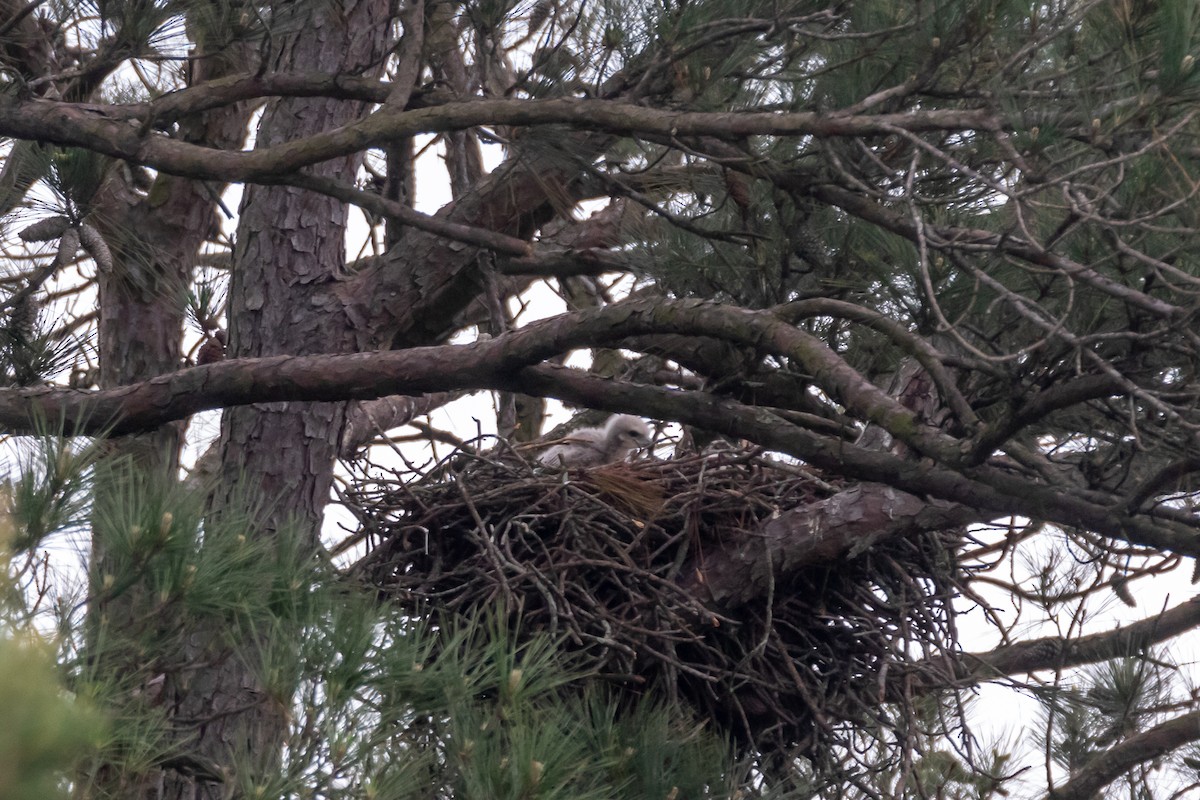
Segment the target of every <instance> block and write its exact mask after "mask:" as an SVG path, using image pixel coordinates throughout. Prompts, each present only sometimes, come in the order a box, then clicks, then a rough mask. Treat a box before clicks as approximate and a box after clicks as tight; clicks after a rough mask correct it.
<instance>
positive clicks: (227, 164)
mask: <svg viewBox="0 0 1200 800" xmlns="http://www.w3.org/2000/svg"><path fill="white" fill-rule="evenodd" d="M154 122H155V120H154V118H153V116H151V115H150V113H149V111H148V109H147V108H145V107H130V106H121V105H116V104H114V105H111V106H108V105H96V104H86V105H85V104H74V103H61V102H54V101H50V100H40V99H19V98H17V97H16V96H15V95H13V94H9V95H6V96H0V136H9V137H12V138H16V139H34V140H38V141H42V142H48V143H54V144H61V145H70V146H75V147H83V148H87V149H89V150H94V151H96V152H98V153H104V154H106V155H110V156H113V157H115V158H122V159H126V160H129V161H133V162H135V163H138V164H144V165H146V166H149V167H153V168H155V169H157V170H161V171H163V172H168V173H172V174H176V175H182V176H185V177H191V178H204V179H210V180H222V181H244V182H250V183H273V182H276V181H278V180H280V179H281V178H282V177H283V176H285V175H287V174H289V173H292V172H295V171H297V170H299V169H301V168H302V167H306V166H309V165H312V164H316V163H319V162H322V161H328V160H330V159H333V158H338V157H340V156H346V155H349V154H351V153H356V152H361V151H362V150H364V149H366V148H369V147H377V146H380V145H383V144H386V143H388V142H391V141H395V140H397V139H402V138H404V137H407V136H414V135H416V134H420V133H435V132H443V131H451V130H462V129H466V128H471V127H476V126H479V125H508V126H526V127H527V126H537V125H569V126H573V127H577V128H579V129H582V130H591V131H602V132H606V133H610V134H620V135H631V134H654V135H658V136H667V137H672V138H673V137H677V136H717V137H723V138H743V137H746V136H754V135H760V136H819V137H830V136H864V135H870V134H883V135H886V134H887V133H890V132H892V131H894V130H896V129H903V130H907V131H911V132H924V131H965V130H993V129H995V128H997V127H999V126H1000V125H1001V121H1000V120H999V119H997V118H996V117H995V116H994V115H993V114H992V113H991V112H987V111H978V110H964V111H958V110H925V111H913V112H907V113H898V114H878V115H855V114H838V113H836V112H833V113H826V112H808V111H805V112H793V113H772V112H762V113H753V112H741V111H739V112H735V113H717V112H685V111H671V110H666V109H661V108H651V107H648V106H642V105H636V104H634V103H627V102H619V101H613V100H593V99H576V98H557V99H550V100H511V99H505V100H471V101H463V102H452V103H446V104H444V105H440V106H436V107H430V108H418V109H408V110H394V109H388V108H385V109H382V110H380V111H377V112H375V113H374V114H371V115H369V116H367V117H365V118H363V119H361V120H357V121H355V122H352V123H350V124H348V125H344V126H342V127H340V128H338V129H336V130H332V131H326V132H323V133H319V134H315V135H313V136H308V137H305V138H303V139H298V140H295V141H290V142H286V143H283V144H279V145H275V146H273V147H264V148H260V149H256V150H252V151H232V150H218V149H215V148H210V147H202V146H199V145H193V144H189V143H187V142H184V141H179V140H177V139H173V138H171V137H169V136H166V135H163V134H161V133H157V132H155V131H154V130H153V125H154Z"/></svg>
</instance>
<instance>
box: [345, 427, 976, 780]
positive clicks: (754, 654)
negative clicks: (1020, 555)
mask: <svg viewBox="0 0 1200 800" xmlns="http://www.w3.org/2000/svg"><path fill="white" fill-rule="evenodd" d="M497 450H498V451H499V450H500V448H498V449H497ZM369 472H370V473H371V474H372V475H373V477H371V478H370V479H367V478H359V479H357V480H356V481H355V482H354V483H353V486H352V488H351V489H350V490H349V491H348V492H346V494H345V496H344V497H343V500H344V502H345V503H346V505H347V506H348V507H349V508H350V510H351V511H352V512H353V513H354V514H355V515H356V516H357V517H358V519H359V522H360V526H361V527H360V529H359V531H358V532H357V535H356V536H355V541H356V542H358V543H360V544H365V546H366V555H365V556H363V557H362V558H361V560H359V561H358V562H357V563H356V564H355V565H354V567H353V572H354V573H355V577H356V578H358V579H359V580H364V581H367V582H369V583H370V584H372V585H374V586H376V587H377V588H378V589H379V591H380V592H381V593H383V594H384V595H386V596H387V597H388V598H389V599H390V600H391V601H393V602H395V603H397V604H399V606H400V607H401V608H403V609H405V610H406V611H408V610H411V613H413V614H424V613H428V612H430V611H431V610H436V611H437V612H438V613H441V614H452V615H462V616H464V617H467V618H474V617H477V616H478V615H480V614H481V613H485V612H491V611H494V610H495V609H497V608H499V609H503V610H504V611H505V612H506V613H507V614H508V615H509V619H510V620H511V622H512V624H513V625H519V626H520V630H521V632H523V633H539V634H548V635H551V636H556V637H561V639H562V641H563V642H564V645H563V647H564V648H566V649H569V650H570V651H571V652H572V653H573V654H574V655H577V656H578V658H579V659H581V660H582V663H583V664H584V665H585V666H586V668H587V669H588V672H589V673H590V674H592V675H595V676H598V677H601V678H603V679H605V680H608V681H611V682H612V683H613V685H615V686H616V687H618V689H619V690H622V691H628V692H630V693H631V694H632V695H639V696H640V695H644V694H646V693H662V692H665V693H667V694H669V695H671V696H673V697H674V699H676V700H678V701H681V702H682V703H684V704H686V705H688V706H690V707H691V708H692V709H694V711H695V713H696V714H697V715H698V716H699V717H700V718H702V719H711V720H713V721H714V723H715V724H717V725H719V726H721V727H722V728H723V729H725V730H726V731H727V732H728V733H729V734H730V735H731V736H732V737H734V738H735V739H737V740H738V741H740V742H741V743H742V744H743V745H744V746H747V747H749V748H752V749H753V750H756V751H757V752H759V753H763V752H774V753H787V754H791V755H795V754H803V755H805V756H808V757H811V758H816V759H818V760H822V759H821V756H822V755H825V756H829V755H830V754H831V753H832V752H834V750H835V749H836V750H837V751H838V752H841V753H843V754H844V753H845V752H846V750H845V748H846V747H847V746H851V745H854V747H853V748H852V749H856V750H861V748H862V745H863V742H862V741H861V736H862V733H863V731H864V730H873V731H876V732H877V733H878V736H876V737H875V739H874V741H875V742H876V743H881V742H884V741H889V742H895V741H897V740H898V738H903V737H895V736H893V735H889V731H890V730H891V729H892V728H893V724H892V721H893V720H896V719H901V718H906V719H910V720H911V719H912V716H911V715H912V713H914V708H915V707H916V705H917V699H916V698H915V692H913V691H911V690H910V689H907V688H904V687H913V686H918V685H932V684H934V683H940V682H941V681H940V680H937V679H936V678H937V677H940V676H941V675H944V669H945V667H944V666H942V665H944V663H945V658H946V657H947V656H949V655H952V654H953V653H955V652H957V649H958V648H957V643H956V639H955V626H954V611H953V608H952V601H953V598H954V597H955V596H956V587H957V586H958V585H959V583H960V577H961V576H960V568H959V566H958V564H957V560H956V552H957V548H958V544H959V542H960V541H961V539H962V532H961V531H946V532H939V533H930V534H923V535H920V536H913V537H905V538H900V537H894V538H892V539H891V540H887V541H884V542H882V543H879V544H876V545H875V546H873V547H871V548H870V549H869V550H867V551H866V552H864V553H861V554H859V555H856V556H853V557H848V558H844V559H841V560H839V561H838V562H836V563H832V564H827V565H821V566H819V567H811V568H806V569H804V570H802V571H800V572H799V573H797V574H794V575H789V576H787V577H786V578H783V579H781V580H780V581H778V582H777V584H776V585H775V586H773V587H772V590H771V591H770V592H769V595H770V596H769V597H762V598H761V599H759V600H757V601H755V602H751V603H747V604H744V605H742V606H740V607H738V608H734V609H728V608H720V607H716V606H714V605H713V604H711V602H709V601H708V600H709V599H708V598H706V597H703V596H699V595H701V594H705V593H706V592H704V590H703V589H702V588H701V589H699V590H698V591H697V590H696V589H692V590H688V589H685V588H684V587H685V586H692V587H696V585H697V582H696V581H695V580H687V578H688V577H689V576H695V575H696V574H697V573H698V572H702V571H703V570H704V567H705V564H706V561H707V560H708V559H713V558H720V557H723V554H724V553H726V552H729V551H730V550H731V549H733V548H734V547H736V545H737V543H738V541H739V540H740V539H744V538H746V537H754V536H756V535H757V534H758V533H759V532H760V531H761V529H762V526H763V525H764V524H765V523H766V522H767V521H768V520H769V519H770V518H771V517H772V516H773V515H777V514H780V513H785V512H787V511H789V510H791V509H796V508H798V507H803V506H805V505H807V504H811V503H813V502H815V501H819V500H822V499H824V498H827V497H830V496H832V495H833V494H835V493H837V492H838V491H840V490H841V489H843V488H845V485H844V484H842V483H839V482H838V481H836V480H834V479H831V478H829V477H828V476H822V475H820V474H818V473H816V472H815V471H813V470H811V469H808V468H806V467H803V466H797V465H796V464H794V463H785V462H782V461H779V460H777V459H774V458H771V457H768V456H766V455H764V454H763V453H761V452H760V451H758V450H753V449H752V450H728V451H720V452H716V453H710V454H706V455H696V456H692V457H685V458H677V459H673V460H655V459H645V460H641V461H637V462H634V463H624V464H612V465H608V466H605V467H599V468H594V469H590V470H578V471H570V472H567V473H564V472H561V471H556V470H547V469H545V468H541V467H537V466H535V465H531V464H530V463H529V462H528V461H525V460H524V459H522V458H520V457H519V456H517V455H516V454H513V453H498V452H497V451H493V452H492V453H490V454H479V453H468V452H458V453H456V454H455V455H454V456H452V457H450V458H448V459H446V460H445V461H443V462H442V463H441V464H438V465H436V466H434V467H433V468H431V469H430V470H428V471H425V472H424V474H414V473H413V472H411V471H404V472H384V471H381V470H380V469H378V468H373V469H371V470H369ZM934 665H939V666H934ZM930 671H933V672H936V673H937V676H934V675H930V674H925V673H928V672H930ZM909 700H912V704H911V705H910V704H909V702H908V701H909ZM925 707H926V708H927V707H928V704H925ZM856 737H857V738H856ZM852 740H853V741H852ZM826 763H829V762H828V761H827V762H826Z"/></svg>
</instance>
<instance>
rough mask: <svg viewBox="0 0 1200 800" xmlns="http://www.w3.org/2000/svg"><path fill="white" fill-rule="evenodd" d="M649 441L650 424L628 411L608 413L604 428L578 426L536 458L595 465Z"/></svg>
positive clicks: (557, 463)
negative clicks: (608, 416) (616, 413)
mask: <svg viewBox="0 0 1200 800" xmlns="http://www.w3.org/2000/svg"><path fill="white" fill-rule="evenodd" d="M648 444H650V428H649V426H647V425H646V423H645V421H644V420H641V419H638V418H637V417H634V416H630V415H629V414H618V415H616V416H615V417H610V418H609V420H608V422H607V423H605V425H604V427H603V428H580V429H579V430H577V431H573V432H572V433H571V434H570V435H569V436H567V437H566V438H565V439H563V441H562V442H561V443H560V444H556V445H554V447H551V448H550V449H549V450H547V451H546V452H544V453H542V455H541V456H540V457H539V458H538V461H540V462H541V463H542V464H547V465H549V466H553V467H598V466H600V465H601V464H611V463H612V462H614V461H621V460H623V459H624V458H625V457H626V456H627V455H629V454H630V453H632V452H633V451H634V450H637V449H638V448H641V447H645V446H646V445H648Z"/></svg>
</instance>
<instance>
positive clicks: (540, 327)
mask: <svg viewBox="0 0 1200 800" xmlns="http://www.w3.org/2000/svg"><path fill="white" fill-rule="evenodd" d="M668 331H670V332H680V331H694V332H697V333H701V334H704V335H708V336H714V337H717V338H725V339H729V340H731V341H737V342H745V343H750V344H754V345H756V346H759V347H763V348H764V349H767V350H776V349H777V350H778V351H779V352H783V353H786V354H788V355H790V356H792V357H794V358H797V359H798V360H800V361H802V362H805V363H806V366H807V364H808V363H810V362H811V364H812V365H813V366H812V367H811V368H810V371H811V372H812V374H814V375H815V376H816V377H817V380H818V383H819V384H820V385H822V386H823V387H825V388H826V391H829V392H830V394H832V395H835V396H836V395H839V394H844V393H850V394H854V393H857V392H859V391H861V392H862V395H860V396H851V397H848V398H847V401H846V402H847V403H848V404H849V407H853V408H857V409H859V410H861V411H862V412H863V413H865V414H866V415H867V416H869V417H870V418H872V419H882V420H883V421H885V422H886V423H889V424H891V425H895V427H896V428H897V429H898V430H899V432H900V433H901V435H902V436H903V437H904V439H905V440H906V441H913V442H916V443H918V445H919V449H921V450H922V451H925V452H928V453H931V454H934V457H931V458H930V459H929V460H922V461H916V460H911V459H906V458H903V457H901V456H898V455H895V454H892V453H884V452H877V451H872V450H867V449H864V448H861V447H856V446H854V445H852V444H849V443H847V442H845V441H844V440H841V439H840V438H836V437H831V436H828V435H824V434H820V433H815V432H813V431H811V430H807V429H804V428H801V427H799V426H797V425H795V424H793V423H791V422H789V421H788V420H786V419H785V418H783V417H781V416H779V415H777V414H775V413H773V412H772V411H770V410H768V409H763V408H757V407H754V406H748V405H744V404H741V403H738V402H735V401H732V400H724V399H720V398H717V397H714V396H712V395H709V394H706V393H703V392H695V391H679V390H665V389H658V388H653V387H646V386H634V385H630V384H620V383H616V382H614V381H610V380H602V379H599V378H595V377H592V376H588V375H585V374H578V373H575V372H574V371H572V370H565V369H555V368H550V367H544V366H542V367H529V366H527V365H529V364H536V363H538V362H540V361H542V360H543V359H545V358H548V357H550V356H552V355H557V354H558V353H561V352H563V351H565V350H570V349H574V348H576V347H581V346H587V345H589V344H594V343H606V342H614V341H619V340H620V339H622V338H623V337H626V336H630V335H633V334H638V333H643V334H645V333H660V332H668ZM810 340H811V337H808V336H807V334H803V333H802V332H799V331H796V330H795V329H794V328H791V327H790V326H788V325H786V324H785V323H783V322H782V321H780V320H779V319H778V318H777V317H774V316H773V315H771V314H769V313H767V312H751V311H745V310H742V309H735V308H727V307H722V306H719V305H716V304H710V303H697V302H690V301H661V300H660V301H651V302H645V301H641V302H631V303H626V304H617V305H613V306H609V307H606V308H603V309H598V310H589V311H583V312H576V313H574V314H567V315H563V316H561V317H556V318H553V319H550V320H544V321H542V322H538V323H535V324H533V325H530V326H529V327H526V328H522V329H520V330H517V331H514V332H512V333H509V334H506V335H504V336H502V337H498V338H497V339H494V340H491V341H487V342H477V343H475V344H471V345H460V346H442V347H420V348H412V349H409V350H401V351H384V352H370V353H355V354H350V355H318V356H304V357H299V356H276V357H272V358H261V359H235V360H230V361H224V362H220V363H217V364H210V365H205V366H201V367H194V368H190V369H185V370H180V371H178V372H174V373H171V374H169V375H163V376H160V377H157V378H153V379H151V380H148V381H145V382H143V383H139V384H134V385H131V386H125V387H120V388H117V389H110V390H105V391H98V392H83V391H73V390H68V389H54V388H48V387H43V388H35V389H10V390H5V391H0V425H3V426H4V427H6V428H8V429H10V430H23V431H28V430H31V429H33V428H34V426H35V423H36V421H37V420H38V419H43V420H44V419H59V420H64V421H65V422H66V423H67V426H68V428H69V429H70V431H71V432H73V433H76V434H87V433H98V432H99V433H103V432H105V431H109V432H113V433H127V432H132V431H137V430H144V429H146V428H153V427H157V426H159V425H162V424H165V423H166V422H169V421H172V420H177V419H182V418H184V417H187V416H189V415H191V414H194V413H196V412H198V411H202V410H207V409H213V408H220V407H224V406H230V405H242V404H248V403H261V402H273V401H312V400H329V401H335V400H364V399H374V398H377V397H384V396H389V395H396V394H424V393H428V392H438V391H449V390H453V389H502V390H507V391H516V392H522V393H525V394H532V395H540V396H548V397H557V398H560V399H563V400H567V401H569V402H578V403H583V404H585V405H590V406H592V407H595V408H600V409H604V410H610V411H621V412H626V413H639V414H643V415H648V416H656V417H659V418H662V419H673V420H678V421H680V422H684V423H687V424H692V425H699V426H700V427H703V428H707V429H709V430H712V431H715V432H718V433H725V434H728V435H731V436H737V437H740V438H745V439H749V440H751V441H754V442H757V443H759V444H761V445H763V446H765V447H768V448H770V449H773V450H778V451H780V452H784V453H788V454H790V455H793V456H795V457H797V458H801V459H803V460H804V461H806V462H807V463H809V464H812V465H813V466H816V467H818V468H820V469H828V470H831V471H836V472H838V473H840V474H843V475H847V476H848V477H851V478H855V479H858V480H864V481H870V482H875V483H882V484H887V485H889V486H892V487H895V488H896V489H900V490H903V491H905V492H908V493H910V494H913V495H917V496H928V497H936V498H940V499H944V500H948V501H951V502H955V503H959V504H962V505H964V506H968V507H970V508H973V509H976V510H979V511H982V512H987V513H988V514H989V515H994V516H1001V515H1012V514H1018V515H1021V516H1028V517H1034V518H1037V519H1042V520H1046V521H1050V522H1055V523H1058V524H1062V525H1070V526H1078V527H1084V528H1088V529H1090V530H1092V531H1095V532H1097V533H1099V534H1101V535H1105V536H1109V537H1112V538H1114V539H1118V540H1121V541H1128V542H1132V543H1134V544H1139V545H1145V546H1150V547H1156V548H1160V549H1165V550H1172V551H1175V552H1178V553H1184V554H1188V555H1200V537H1198V536H1197V534H1196V530H1195V527H1194V526H1191V525H1187V524H1185V523H1183V522H1178V521H1171V520H1164V519H1157V520H1150V519H1147V518H1145V517H1144V516H1136V515H1132V514H1128V513H1124V512H1122V511H1121V510H1119V509H1114V508H1113V507H1112V506H1110V505H1103V504H1101V503H1099V502H1095V501H1094V500H1092V499H1090V498H1088V497H1081V496H1077V495H1076V493H1075V492H1074V490H1073V489H1072V487H1068V486H1062V487H1060V486H1054V485H1047V484H1040V483H1036V482H1034V481H1033V480H1030V479H1028V478H1024V477H1022V476H1020V475H1017V474H1014V473H1012V472H1009V471H1007V470H1006V469H1004V468H1003V467H1002V466H992V465H983V466H978V467H969V468H961V469H958V470H956V469H953V468H951V467H947V464H950V465H953V464H955V463H956V458H955V453H956V452H958V442H957V440H955V439H953V438H951V437H949V436H947V435H945V434H943V433H941V432H940V431H936V430H931V429H927V428H925V427H924V426H921V425H920V424H918V423H917V422H916V421H915V420H914V419H913V415H912V413H911V412H909V411H908V410H907V409H901V411H896V412H894V406H895V405H896V403H895V401H894V400H893V399H892V398H889V397H886V396H883V399H882V400H879V401H878V404H877V398H876V395H882V392H880V391H879V390H878V389H877V388H875V387H874V386H873V385H869V384H868V387H869V388H865V389H860V387H859V385H858V384H857V383H855V381H857V382H859V383H866V382H865V381H864V380H863V379H862V378H861V376H859V375H857V373H854V372H853V370H851V369H850V368H849V367H848V366H847V365H844V364H841V363H840V362H837V361H836V360H835V359H836V357H835V356H833V355H831V354H830V353H828V352H826V351H827V348H824V345H821V346H820V347H819V348H814V347H812V346H811V341H810ZM901 412H902V413H901ZM906 425H907V426H910V427H907V428H906V427H905V426H906ZM883 427H888V425H884V426H883Z"/></svg>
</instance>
